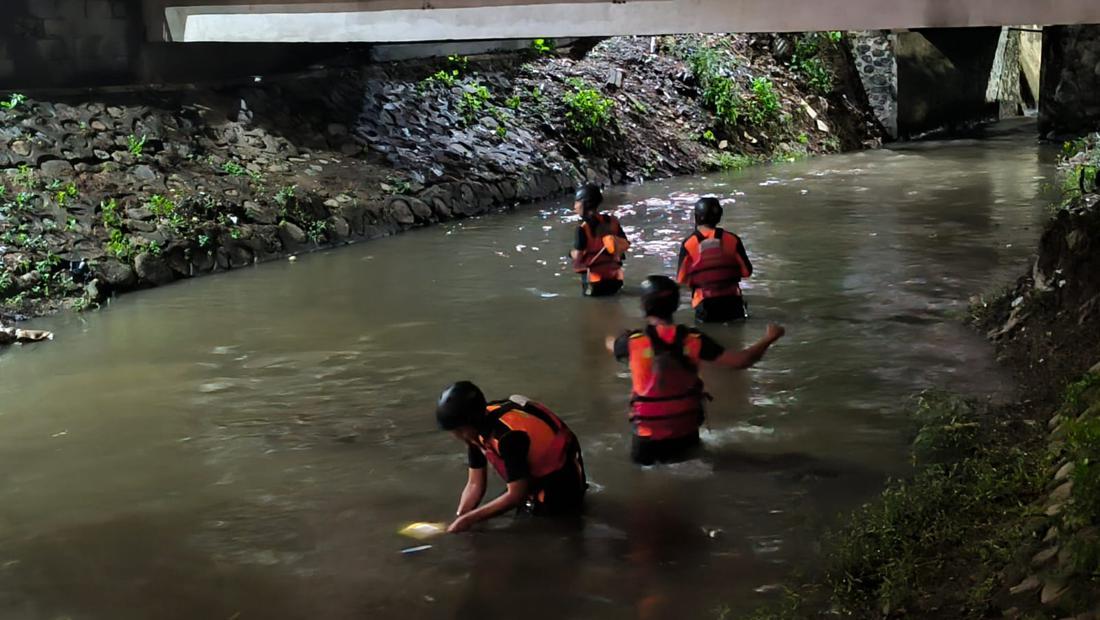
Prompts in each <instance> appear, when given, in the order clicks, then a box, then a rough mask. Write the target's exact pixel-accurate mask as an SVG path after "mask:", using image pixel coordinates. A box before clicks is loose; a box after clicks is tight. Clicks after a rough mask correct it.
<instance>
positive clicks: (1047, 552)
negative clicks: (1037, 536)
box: [1031, 545, 1059, 568]
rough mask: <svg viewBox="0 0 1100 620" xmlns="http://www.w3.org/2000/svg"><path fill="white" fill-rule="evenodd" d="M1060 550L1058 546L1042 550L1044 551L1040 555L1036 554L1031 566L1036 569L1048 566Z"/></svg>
mask: <svg viewBox="0 0 1100 620" xmlns="http://www.w3.org/2000/svg"><path fill="white" fill-rule="evenodd" d="M1058 549H1059V547H1058V545H1055V546H1053V547H1050V548H1048V549H1043V550H1042V551H1040V552H1039V553H1036V554H1035V555H1034V556H1033V557H1032V558H1031V565H1032V566H1034V567H1036V568H1038V567H1040V566H1042V565H1044V564H1046V563H1047V562H1049V561H1050V560H1051V559H1052V558H1053V557H1054V556H1056V555H1058Z"/></svg>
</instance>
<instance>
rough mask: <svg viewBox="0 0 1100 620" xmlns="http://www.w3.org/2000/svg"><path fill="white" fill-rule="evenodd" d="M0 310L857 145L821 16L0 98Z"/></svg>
mask: <svg viewBox="0 0 1100 620" xmlns="http://www.w3.org/2000/svg"><path fill="white" fill-rule="evenodd" d="M0 122H2V124H0V172H2V174H0V300H2V301H0V319H4V320H12V319H18V318H22V317H26V316H35V315H40V314H43V313H47V312H51V311H55V310H58V309H64V308H68V309H76V310H82V309H85V308H90V307H94V306H96V305H97V304H99V303H101V302H102V301H104V300H105V299H106V298H108V297H109V296H111V295H114V294H118V293H123V292H126V291H130V290H134V289H140V288H145V287H150V286H159V285H163V284H168V283H170V282H173V281H176V280H180V279H186V278H191V277H195V276H200V275H204V274H209V273H217V272H221V271H227V270H232V269H240V268H245V267H248V266H251V265H253V264H256V263H258V262H263V261H267V260H272V259H275V258H279V257H284V256H287V255H291V254H294V253H298V252H303V251H310V250H315V249H318V248H324V247H330V246H335V245H339V244H344V243H350V242H354V241H357V240H364V239H371V238H376V237H380V236H384V235H390V234H393V233H396V232H399V231H401V230H404V229H408V228H412V227H417V226H424V225H428V224H431V223H434V222H439V221H445V220H450V219H453V218H461V217H469V216H474V215H478V214H483V213H486V212H488V211H490V210H493V209H499V208H510V207H513V206H515V205H518V204H522V203H524V202H529V201H535V200H540V199H545V198H548V197H551V196H555V195H559V194H562V193H564V192H567V191H569V190H571V189H572V188H573V187H574V186H576V185H577V184H578V183H581V182H583V181H595V182H600V183H626V182H632V181H641V180H645V179H651V178H655V177H664V176H670V175H677V174H689V173H694V172H699V171H702V170H706V169H715V168H734V167H740V166H744V165H747V164H750V163H753V162H756V161H761V160H770V159H776V158H792V157H802V156H805V155H809V154H814V153H826V152H834V151H839V150H843V149H856V148H865V147H871V146H875V145H877V144H878V143H879V139H880V135H881V133H880V128H879V127H878V125H877V122H876V121H875V120H874V119H873V116H872V114H871V113H870V111H869V109H868V106H867V104H866V96H865V95H864V94H863V91H862V87H861V85H860V84H859V80H858V77H857V76H856V74H855V73H854V69H853V68H852V65H851V62H850V58H849V53H848V51H847V49H846V47H845V46H844V44H843V42H842V41H840V39H839V37H838V36H837V37H828V36H825V35H797V36H796V35H792V36H783V37H777V36H763V37H749V36H730V37H705V38H703V37H667V38H663V39H660V40H651V39H649V38H644V39H641V38H639V39H633V38H618V39H610V40H607V41H604V42H602V43H601V44H599V45H598V46H596V47H595V49H593V50H591V52H589V53H588V54H587V55H586V56H585V57H584V58H582V59H579V60H575V59H572V58H569V57H566V56H564V55H559V54H558V53H557V52H556V51H555V50H554V49H553V47H552V46H551V45H549V43H548V42H543V43H541V44H539V45H538V46H537V47H536V49H533V50H530V51H528V52H525V53H514V54H507V55H497V56H491V57H484V58H450V59H440V60H438V61H435V62H424V61H417V62H404V63H394V64H388V65H375V66H369V67H365V68H356V69H343V70H336V71H328V72H323V73H317V74H310V75H300V76H293V77H287V78H282V79H267V80H264V81H256V82H252V83H249V84H245V85H239V86H235V87H222V88H209V89H203V88H188V89H179V90H175V91H171V92H165V91H159V92H158V91H140V92H129V93H115V94H102V95H93V96H80V97H67V98H52V99H44V98H37V97H34V96H33V94H32V96H30V97H24V96H23V95H22V94H11V95H10V96H8V97H7V98H5V99H4V100H3V105H2V106H0Z"/></svg>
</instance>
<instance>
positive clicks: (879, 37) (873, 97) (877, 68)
mask: <svg viewBox="0 0 1100 620" xmlns="http://www.w3.org/2000/svg"><path fill="white" fill-rule="evenodd" d="M850 40H851V45H852V58H853V59H854V60H855V65H856V71H858V72H859V78H860V80H861V81H862V82H863V90H864V91H866V93H867V100H868V102H870V104H871V109H872V110H874V112H875V116H876V117H877V118H878V120H879V122H880V123H882V126H883V127H884V128H886V132H887V133H889V134H890V137H891V138H897V137H898V60H897V57H896V56H895V55H894V36H893V35H892V34H890V32H889V31H887V30H861V31H856V32H852V33H850Z"/></svg>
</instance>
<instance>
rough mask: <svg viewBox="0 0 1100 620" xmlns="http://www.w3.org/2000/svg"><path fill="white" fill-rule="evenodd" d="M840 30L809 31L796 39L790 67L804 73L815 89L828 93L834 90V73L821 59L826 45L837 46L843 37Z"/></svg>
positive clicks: (811, 86)
mask: <svg viewBox="0 0 1100 620" xmlns="http://www.w3.org/2000/svg"><path fill="white" fill-rule="evenodd" d="M843 36H844V35H843V34H842V33H840V32H835V31H833V32H828V33H823V32H808V33H806V34H804V35H802V36H800V37H798V39H797V40H796V41H795V44H794V53H793V54H792V55H791V61H790V63H789V64H790V67H791V68H792V69H794V70H795V72H796V73H799V74H801V75H802V77H803V78H804V79H805V80H806V82H807V83H808V84H809V85H810V88H812V89H813V90H814V91H816V92H817V93H819V94H822V95H827V94H829V93H830V92H831V91H832V90H833V73H832V71H831V70H830V69H829V67H828V65H826V63H825V61H824V60H822V59H821V52H822V49H823V47H824V46H835V45H836V44H837V43H839V42H840V41H841V39H843Z"/></svg>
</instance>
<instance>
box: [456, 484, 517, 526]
mask: <svg viewBox="0 0 1100 620" xmlns="http://www.w3.org/2000/svg"><path fill="white" fill-rule="evenodd" d="M528 488H529V484H528V482H527V479H526V478H524V479H522V480H516V481H514V482H509V483H508V490H507V491H505V492H504V494H503V495H501V496H500V497H498V498H496V499H494V500H493V501H491V502H489V503H488V504H485V505H484V506H482V507H481V508H476V509H474V510H471V511H470V512H467V513H466V514H464V515H462V516H460V517H459V518H457V519H455V520H454V523H451V526H450V527H448V528H447V531H448V532H450V533H451V534H457V533H458V532H465V531H466V530H468V529H470V527H472V526H473V525H474V524H475V523H480V522H482V521H485V520H486V519H492V518H493V517H495V516H497V515H499V514H501V513H504V512H508V511H509V510H511V509H512V508H515V507H516V506H519V505H520V504H522V503H523V500H524V499H526V497H527V490H528Z"/></svg>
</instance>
